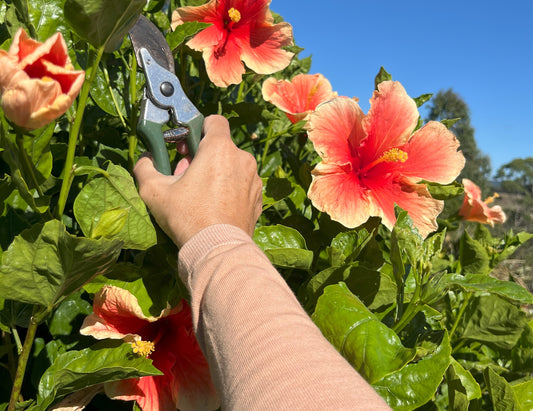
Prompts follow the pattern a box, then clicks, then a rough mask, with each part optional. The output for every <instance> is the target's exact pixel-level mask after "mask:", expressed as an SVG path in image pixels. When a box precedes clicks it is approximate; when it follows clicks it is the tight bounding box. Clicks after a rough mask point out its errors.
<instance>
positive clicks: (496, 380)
mask: <svg viewBox="0 0 533 411" xmlns="http://www.w3.org/2000/svg"><path fill="white" fill-rule="evenodd" d="M483 376H484V377H485V383H486V384H487V388H488V390H489V396H490V400H491V401H492V405H493V406H494V409H497V410H502V411H503V410H505V411H521V410H522V408H521V407H520V405H519V403H518V401H517V398H516V396H515V394H514V391H513V389H512V387H511V385H510V384H509V383H508V382H507V381H506V380H505V378H503V377H501V376H499V375H498V374H497V373H496V372H494V371H493V370H492V368H491V367H487V368H486V369H485V371H484V372H483Z"/></svg>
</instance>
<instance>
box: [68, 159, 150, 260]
mask: <svg viewBox="0 0 533 411" xmlns="http://www.w3.org/2000/svg"><path fill="white" fill-rule="evenodd" d="M120 209H121V210H128V213H127V217H126V221H125V222H124V223H123V226H122V228H121V230H120V231H118V233H117V232H116V227H114V226H113V225H109V221H108V222H107V223H106V224H107V227H108V229H110V230H112V231H113V233H114V234H113V235H114V238H116V239H120V240H122V241H123V242H124V248H134V249H139V250H145V249H147V248H149V247H151V246H153V245H154V244H155V243H156V242H157V239H156V232H155V228H154V226H153V224H152V222H151V220H150V216H149V215H148V211H147V210H146V206H145V204H144V202H143V201H142V200H141V198H140V197H139V193H138V192H137V189H136V187H135V183H134V182H133V178H132V177H131V175H130V174H129V173H128V172H127V171H126V170H125V169H123V168H122V167H120V166H116V165H114V164H112V163H110V164H109V166H108V167H107V175H106V176H105V177H97V178H95V179H93V180H91V181H90V182H89V184H87V185H85V187H83V189H82V190H81V191H80V193H79V194H78V196H77V197H76V200H75V201H74V215H75V216H76V220H77V221H78V223H79V225H80V227H81V229H82V230H83V233H84V234H85V235H86V236H90V235H91V233H92V230H93V228H94V227H98V225H99V224H100V220H101V219H102V217H104V218H105V219H107V218H108V217H109V215H108V214H106V212H109V211H112V210H120ZM117 218H118V217H117ZM121 224H122V222H121ZM101 228H102V227H101ZM98 235H100V236H102V237H106V236H108V235H109V233H106V232H104V231H102V230H101V229H100V230H99V232H98Z"/></svg>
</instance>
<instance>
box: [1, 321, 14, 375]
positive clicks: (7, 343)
mask: <svg viewBox="0 0 533 411" xmlns="http://www.w3.org/2000/svg"><path fill="white" fill-rule="evenodd" d="M13 329H14V327H13ZM2 339H3V341H4V345H5V346H6V347H9V346H11V344H12V343H11V337H10V336H9V334H8V333H7V332H5V331H2ZM7 369H8V371H9V376H10V377H11V380H12V381H15V374H16V372H17V366H16V364H15V355H14V353H13V350H12V349H9V350H8V351H7Z"/></svg>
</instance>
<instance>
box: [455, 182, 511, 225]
mask: <svg viewBox="0 0 533 411" xmlns="http://www.w3.org/2000/svg"><path fill="white" fill-rule="evenodd" d="M463 186H464V188H465V198H464V200H463V205H462V206H461V209H460V210H459V215H460V216H461V217H463V220H467V221H475V222H478V223H482V224H490V225H491V226H492V227H494V223H497V224H501V223H504V222H505V220H506V218H507V217H506V216H505V213H504V212H503V210H502V208H501V207H500V206H493V207H489V204H491V203H492V202H493V201H494V199H495V198H498V197H499V195H498V193H495V194H494V195H493V196H491V197H489V198H487V199H486V200H485V201H483V200H481V190H480V188H479V187H478V186H477V185H476V184H474V183H473V182H472V181H470V180H469V179H467V178H463Z"/></svg>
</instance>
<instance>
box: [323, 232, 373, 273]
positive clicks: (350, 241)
mask: <svg viewBox="0 0 533 411" xmlns="http://www.w3.org/2000/svg"><path fill="white" fill-rule="evenodd" d="M372 238H373V233H369V232H368V231H367V230H366V229H364V228H362V229H360V230H351V231H345V232H342V233H339V234H337V236H335V238H334V239H333V240H332V241H331V246H330V247H329V248H328V254H329V259H330V264H331V266H333V267H335V266H341V265H343V264H346V263H350V262H352V261H355V260H356V259H357V257H358V256H359V254H360V253H361V251H362V250H363V248H365V246H366V245H367V244H368V243H369V241H370V240H372Z"/></svg>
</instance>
